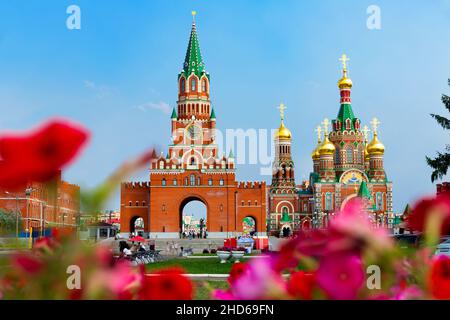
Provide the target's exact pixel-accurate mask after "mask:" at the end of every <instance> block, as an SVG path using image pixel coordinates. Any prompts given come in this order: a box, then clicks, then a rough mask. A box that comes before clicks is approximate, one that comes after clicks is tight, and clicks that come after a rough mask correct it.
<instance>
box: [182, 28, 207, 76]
mask: <svg viewBox="0 0 450 320" xmlns="http://www.w3.org/2000/svg"><path fill="white" fill-rule="evenodd" d="M192 73H194V74H195V75H196V76H197V77H199V78H200V77H201V76H202V75H203V74H205V73H206V72H205V64H204V63H203V59H202V55H201V52H200V43H199V41H198V36H197V27H196V25H195V21H193V22H192V29H191V36H190V38H189V44H188V48H187V51H186V57H185V59H184V64H183V71H182V72H181V74H180V76H181V75H184V76H185V77H186V78H187V77H189V76H190V75H191V74H192Z"/></svg>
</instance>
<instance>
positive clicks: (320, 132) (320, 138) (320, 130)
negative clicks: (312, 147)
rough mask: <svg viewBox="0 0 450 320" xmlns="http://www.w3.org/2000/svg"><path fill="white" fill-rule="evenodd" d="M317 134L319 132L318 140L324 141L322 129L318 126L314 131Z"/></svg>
mask: <svg viewBox="0 0 450 320" xmlns="http://www.w3.org/2000/svg"><path fill="white" fill-rule="evenodd" d="M314 131H315V132H317V140H318V141H319V143H320V141H322V127H321V126H317V128H316V130H314Z"/></svg>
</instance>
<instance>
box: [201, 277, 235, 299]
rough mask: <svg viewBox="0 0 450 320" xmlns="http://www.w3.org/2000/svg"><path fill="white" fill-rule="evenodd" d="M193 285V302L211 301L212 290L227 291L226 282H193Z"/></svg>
mask: <svg viewBox="0 0 450 320" xmlns="http://www.w3.org/2000/svg"><path fill="white" fill-rule="evenodd" d="M194 284H195V297H194V300H211V291H212V290H213V289H223V290H226V289H228V282H226V281H194Z"/></svg>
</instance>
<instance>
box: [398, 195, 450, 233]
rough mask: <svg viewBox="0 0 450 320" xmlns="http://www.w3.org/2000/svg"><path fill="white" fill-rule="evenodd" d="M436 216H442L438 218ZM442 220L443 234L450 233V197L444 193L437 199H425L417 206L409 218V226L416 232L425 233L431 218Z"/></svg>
mask: <svg viewBox="0 0 450 320" xmlns="http://www.w3.org/2000/svg"><path fill="white" fill-rule="evenodd" d="M436 215H440V217H439V216H436ZM432 216H433V217H437V218H439V219H441V221H442V224H441V230H440V231H441V234H448V233H450V195H449V194H446V193H443V194H440V195H438V196H437V197H436V198H430V199H423V200H421V201H420V202H419V203H417V204H416V206H415V207H414V209H413V210H412V212H411V214H410V215H409V217H408V218H407V222H408V225H409V227H410V228H411V229H413V230H416V231H424V229H425V227H426V223H427V220H428V219H429V218H430V217H432Z"/></svg>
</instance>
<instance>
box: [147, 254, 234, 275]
mask: <svg viewBox="0 0 450 320" xmlns="http://www.w3.org/2000/svg"><path fill="white" fill-rule="evenodd" d="M233 263H234V262H227V263H220V262H219V259H213V258H206V259H200V258H199V259H187V258H180V259H171V260H167V261H162V262H156V263H150V264H148V265H147V266H146V268H147V271H153V270H158V269H162V268H167V267H182V268H183V269H184V270H186V273H191V274H199V273H209V274H228V273H230V270H231V266H232V265H233Z"/></svg>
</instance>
